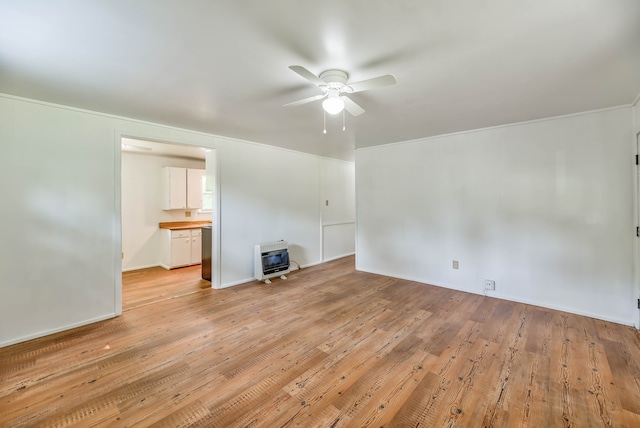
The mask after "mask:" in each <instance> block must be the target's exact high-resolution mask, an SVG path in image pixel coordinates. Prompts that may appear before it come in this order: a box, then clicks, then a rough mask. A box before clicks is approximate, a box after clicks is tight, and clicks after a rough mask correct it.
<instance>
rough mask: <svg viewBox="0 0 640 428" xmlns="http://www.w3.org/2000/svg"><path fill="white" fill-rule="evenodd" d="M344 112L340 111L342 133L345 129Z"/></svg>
mask: <svg viewBox="0 0 640 428" xmlns="http://www.w3.org/2000/svg"><path fill="white" fill-rule="evenodd" d="M344 120H345V119H344V110H342V130H343V131H344V130H345V129H347V126H346V125H345V121H344Z"/></svg>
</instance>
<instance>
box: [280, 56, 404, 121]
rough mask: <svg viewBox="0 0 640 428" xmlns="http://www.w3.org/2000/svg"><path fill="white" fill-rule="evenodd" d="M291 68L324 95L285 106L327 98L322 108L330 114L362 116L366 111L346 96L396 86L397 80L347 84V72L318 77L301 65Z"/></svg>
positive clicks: (383, 77)
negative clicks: (347, 113) (342, 113)
mask: <svg viewBox="0 0 640 428" xmlns="http://www.w3.org/2000/svg"><path fill="white" fill-rule="evenodd" d="M289 68H290V69H291V70H293V71H294V72H296V73H298V74H299V75H300V76H302V77H304V78H305V79H307V80H308V81H309V82H311V83H313V84H314V85H316V86H317V87H318V88H320V90H321V91H322V94H320V95H315V96H313V97H309V98H305V99H302V100H298V101H294V102H292V103H288V104H285V105H284V107H291V106H299V105H301V104H306V103H310V102H313V101H317V100H321V99H323V98H326V99H325V100H324V101H323V102H322V108H323V109H324V111H326V112H327V113H329V114H338V113H340V112H341V111H343V110H346V111H348V112H349V113H350V114H351V115H353V116H358V115H361V114H362V113H364V109H363V108H362V107H360V106H359V105H358V104H356V103H355V101H353V100H352V99H351V98H349V97H347V96H346V95H345V94H353V93H355V92H362V91H367V90H369V89H374V88H381V87H383V86H390V85H395V84H396V78H395V77H393V76H392V75H390V74H387V75H385V76H379V77H374V78H372V79H367V80H362V81H360V82H356V83H349V84H347V79H348V78H349V75H348V74H347V72H346V71H342V70H327V71H323V72H322V73H320V76H316V75H315V74H313V73H312V72H310V71H309V70H307V69H306V68H304V67H302V66H300V65H291V66H289Z"/></svg>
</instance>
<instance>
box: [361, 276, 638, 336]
mask: <svg viewBox="0 0 640 428" xmlns="http://www.w3.org/2000/svg"><path fill="white" fill-rule="evenodd" d="M356 269H357V270H359V271H361V272H367V273H372V274H375V275H383V276H389V277H392V278H398V279H404V280H407V281H414V282H419V283H422V284H425V285H435V286H436V287H442V288H448V289H450V290H456V291H462V292H465V293H471V294H479V295H484V290H476V289H470V288H466V287H461V286H458V285H453V284H444V283H440V282H437V281H429V280H426V279H423V278H413V277H409V276H404V275H396V274H393V275H391V274H389V273H385V272H377V271H374V270H370V269H362V268H359V267H358V266H356ZM486 296H487V297H491V298H495V299H501V300H507V301H510V302H517V303H524V304H527V305H533V306H540V307H542V308H547V309H553V310H556V311H562V312H568V313H570V314H576V315H582V316H585V317H589V318H595V319H599V320H603V321H609V322H613V323H616V324H622V325H628V326H632V327H633V326H634V323H633V320H627V319H622V318H615V317H610V316H607V315H602V314H596V313H593V312H589V311H583V310H580V309H576V308H569V307H566V306H561V305H554V304H549V303H547V302H540V301H535V300H529V299H521V298H518V297H513V296H510V295H508V294H500V293H496V292H495V291H492V290H489V291H488V292H487V295H486Z"/></svg>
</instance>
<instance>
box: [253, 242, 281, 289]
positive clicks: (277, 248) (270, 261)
mask: <svg viewBox="0 0 640 428" xmlns="http://www.w3.org/2000/svg"><path fill="white" fill-rule="evenodd" d="M254 261H255V264H254V273H255V277H256V279H257V280H258V281H264V282H265V283H266V284H271V280H270V279H269V278H274V277H276V276H279V277H280V278H282V279H287V277H286V276H285V274H287V273H289V266H290V264H289V245H288V244H287V241H275V242H266V243H264V244H256V246H255V248H254Z"/></svg>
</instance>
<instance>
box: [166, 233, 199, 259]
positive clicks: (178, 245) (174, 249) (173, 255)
mask: <svg viewBox="0 0 640 428" xmlns="http://www.w3.org/2000/svg"><path fill="white" fill-rule="evenodd" d="M162 232H163V233H162V262H161V266H162V267H163V268H165V269H173V268H178V267H182V266H189V265H198V264H200V263H202V229H201V228H197V229H182V230H169V229H162Z"/></svg>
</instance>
